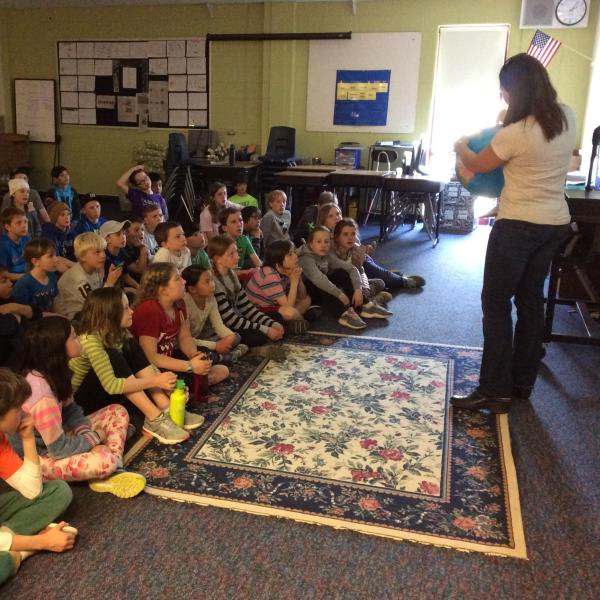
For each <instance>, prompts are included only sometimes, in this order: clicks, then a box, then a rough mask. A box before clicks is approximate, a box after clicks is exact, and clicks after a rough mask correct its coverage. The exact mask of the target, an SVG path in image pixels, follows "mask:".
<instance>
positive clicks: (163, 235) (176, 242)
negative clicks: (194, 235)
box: [154, 221, 192, 273]
mask: <svg viewBox="0 0 600 600" xmlns="http://www.w3.org/2000/svg"><path fill="white" fill-rule="evenodd" d="M154 237H155V238H156V241H157V242H158V244H159V245H160V249H159V250H158V252H157V253H156V254H155V255H154V262H167V263H171V264H173V265H175V266H176V267H177V268H178V269H179V272H180V273H181V271H183V269H185V268H186V267H189V266H190V265H191V264H192V255H191V252H190V249H189V248H188V247H187V239H186V237H185V233H184V231H183V227H182V226H181V225H180V224H179V223H177V221H167V222H166V223H159V224H158V225H157V226H156V229H155V230H154Z"/></svg>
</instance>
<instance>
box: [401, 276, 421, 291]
mask: <svg viewBox="0 0 600 600" xmlns="http://www.w3.org/2000/svg"><path fill="white" fill-rule="evenodd" d="M402 283H403V284H404V287H405V288H409V289H415V288H422V287H423V286H424V285H425V279H424V278H423V277H421V276H420V275H407V276H406V277H402Z"/></svg>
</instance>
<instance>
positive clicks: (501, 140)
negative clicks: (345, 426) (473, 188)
mask: <svg viewBox="0 0 600 600" xmlns="http://www.w3.org/2000/svg"><path fill="white" fill-rule="evenodd" d="M500 91H501V93H502V96H503V98H504V100H505V101H506V103H507V104H508V110H507V113H506V117H505V119H504V126H503V127H502V128H501V129H500V130H499V131H498V133H497V134H496V135H495V137H494V138H493V139H492V141H491V142H490V144H489V145H488V146H486V147H485V148H484V149H483V150H482V151H481V152H480V153H479V154H475V153H474V152H472V151H471V150H469V148H468V147H467V140H466V138H462V139H460V140H458V142H456V144H455V150H456V153H457V155H458V156H459V157H460V158H461V160H462V161H463V162H464V164H465V166H466V167H467V168H468V169H471V170H472V171H474V172H476V173H487V172H488V171H492V170H493V169H495V168H497V167H499V166H501V165H503V167H504V189H503V190H502V194H501V196H500V205H499V213H498V216H497V217H496V222H495V224H494V227H493V229H492V231H491V233H490V238H489V242H488V247H487V253H486V259H485V271H484V275H483V290H482V293H481V301H482V308H483V338H484V342H483V359H482V362H481V369H480V374H479V386H478V387H477V389H476V390H475V391H473V392H472V393H471V394H469V395H468V396H464V397H462V396H454V397H453V398H452V404H453V406H455V407H457V408H466V409H469V410H477V409H479V408H487V409H489V410H491V411H492V412H494V413H505V412H507V411H508V409H509V407H510V402H511V398H521V399H527V398H529V396H530V394H531V391H532V389H533V385H534V383H535V379H536V377H537V372H538V368H539V364H540V361H541V358H542V340H543V333H544V280H545V278H546V275H547V274H548V270H549V267H550V262H551V261H552V257H553V256H554V255H555V254H556V253H557V251H558V250H559V249H560V247H561V245H562V244H563V243H564V242H565V241H566V239H567V237H568V235H569V231H570V228H569V223H570V221H571V216H570V214H569V209H568V206H567V203H566V201H565V196H564V184H565V177H566V174H567V169H568V164H569V159H570V157H571V154H572V152H573V148H574V147H575V116H574V114H573V111H572V110H571V109H570V108H569V107H567V106H564V105H561V104H559V103H558V102H557V99H556V90H555V89H554V88H553V87H552V84H551V83H550V79H549V78H548V73H547V72H546V69H545V68H544V67H543V66H542V64H541V63H540V62H539V61H538V60H537V59H535V58H533V57H531V56H528V55H527V54H517V55H516V56H513V57H512V58H509V59H508V60H507V61H506V63H505V64H504V66H503V67H502V69H501V70H500ZM513 298H514V303H515V306H516V307H517V323H516V326H515V330H514V340H513V327H512V318H511V308H512V305H511V300H512V299H513Z"/></svg>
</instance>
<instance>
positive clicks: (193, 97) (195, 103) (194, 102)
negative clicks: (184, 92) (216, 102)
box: [188, 94, 208, 110]
mask: <svg viewBox="0 0 600 600" xmlns="http://www.w3.org/2000/svg"><path fill="white" fill-rule="evenodd" d="M188 108H190V109H195V110H198V109H200V110H206V109H207V108H208V94H188Z"/></svg>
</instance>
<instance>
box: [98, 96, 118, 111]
mask: <svg viewBox="0 0 600 600" xmlns="http://www.w3.org/2000/svg"><path fill="white" fill-rule="evenodd" d="M116 105H117V98H116V97H115V96H96V108H100V109H102V110H115V106H116Z"/></svg>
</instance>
